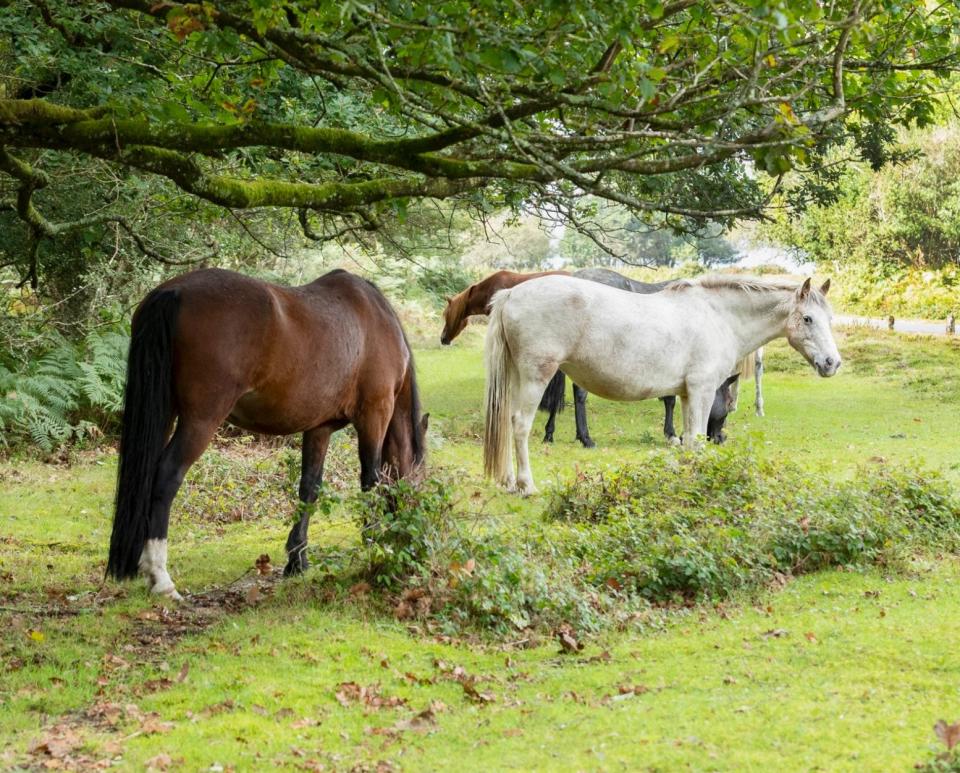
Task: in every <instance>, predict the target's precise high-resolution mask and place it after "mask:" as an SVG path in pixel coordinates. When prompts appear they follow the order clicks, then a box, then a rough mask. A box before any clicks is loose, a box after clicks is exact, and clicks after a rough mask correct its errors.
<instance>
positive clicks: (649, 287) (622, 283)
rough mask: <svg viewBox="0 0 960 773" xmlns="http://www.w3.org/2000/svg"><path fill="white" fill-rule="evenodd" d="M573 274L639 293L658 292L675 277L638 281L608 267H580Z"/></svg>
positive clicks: (580, 277) (673, 280)
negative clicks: (654, 280)
mask: <svg viewBox="0 0 960 773" xmlns="http://www.w3.org/2000/svg"><path fill="white" fill-rule="evenodd" d="M573 276H575V277H577V278H578V279H586V280H588V281H590V282H597V283H598V284H603V285H607V287H615V288H616V289H618V290H626V291H627V292H631V293H637V294H639V295H650V294H652V293H658V292H660V291H661V290H663V289H664V288H666V287H669V286H670V285H671V284H673V283H674V282H675V281H676V280H675V279H667V280H665V281H662V282H640V281H637V280H636V279H631V278H630V277H627V276H624V275H623V274H620V273H618V272H616V271H614V270H613V269H609V268H582V269H580V270H579V271H574V272H573Z"/></svg>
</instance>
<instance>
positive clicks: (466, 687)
mask: <svg viewBox="0 0 960 773" xmlns="http://www.w3.org/2000/svg"><path fill="white" fill-rule="evenodd" d="M460 685H461V686H462V687H463V692H464V694H465V695H466V696H467V698H469V699H470V700H471V701H473V702H474V703H480V704H484V703H493V702H494V701H495V700H496V699H497V698H496V696H495V695H494V694H493V693H491V692H481V691H480V690H478V689H477V681H476V679H474V678H473V677H467V678H465V679H462V680H461V681H460Z"/></svg>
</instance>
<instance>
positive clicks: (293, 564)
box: [283, 558, 310, 577]
mask: <svg viewBox="0 0 960 773" xmlns="http://www.w3.org/2000/svg"><path fill="white" fill-rule="evenodd" d="M309 568H310V562H309V561H307V559H306V558H301V559H300V560H299V561H289V562H288V563H287V565H286V566H285V567H283V576H284V577H296V576H297V575H298V574H303V573H304V572H305V571H307V569H309Z"/></svg>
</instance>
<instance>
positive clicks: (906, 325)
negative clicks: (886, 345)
mask: <svg viewBox="0 0 960 773" xmlns="http://www.w3.org/2000/svg"><path fill="white" fill-rule="evenodd" d="M834 321H835V323H836V324H838V325H864V326H866V327H875V328H879V329H881V330H886V329H887V320H886V318H885V317H884V318H879V317H852V316H848V315H846V314H838V315H837V316H836V317H834ZM893 329H894V331H895V332H897V333H920V334H923V335H931V336H945V335H946V334H947V323H946V320H944V321H942V322H930V321H929V320H923V319H898V320H896V322H895V323H894V326H893Z"/></svg>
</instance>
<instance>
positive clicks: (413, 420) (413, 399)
mask: <svg viewBox="0 0 960 773" xmlns="http://www.w3.org/2000/svg"><path fill="white" fill-rule="evenodd" d="M399 322H400V320H399V319H398V320H397V323H398V324H399ZM400 330H401V332H402V333H403V342H404V343H405V344H406V345H407V352H409V354H410V365H409V366H408V368H409V370H408V375H409V376H410V442H411V444H412V446H413V463H414V464H422V463H423V459H424V457H425V456H426V442H425V438H424V436H423V425H422V424H421V421H420V417H421V414H422V411H423V409H422V408H421V406H420V390H419V388H418V387H417V368H416V365H415V364H414V362H413V348H412V347H411V346H410V342H409V341H408V340H407V333H406V331H404V330H403V328H402V327H401V328H400Z"/></svg>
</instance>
